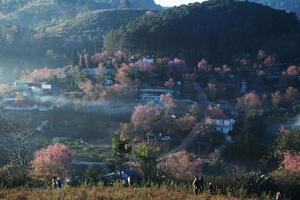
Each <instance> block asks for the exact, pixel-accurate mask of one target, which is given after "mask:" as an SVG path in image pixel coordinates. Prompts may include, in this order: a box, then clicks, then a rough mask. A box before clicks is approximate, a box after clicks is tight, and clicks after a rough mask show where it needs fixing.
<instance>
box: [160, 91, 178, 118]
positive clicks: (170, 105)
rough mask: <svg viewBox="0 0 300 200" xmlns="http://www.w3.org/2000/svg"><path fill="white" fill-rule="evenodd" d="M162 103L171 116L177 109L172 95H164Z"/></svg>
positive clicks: (161, 99) (161, 97)
mask: <svg viewBox="0 0 300 200" xmlns="http://www.w3.org/2000/svg"><path fill="white" fill-rule="evenodd" d="M160 102H161V104H162V105H163V107H164V111H165V113H166V114H170V113H171V112H172V110H173V109H174V108H175V107H176V105H175V101H174V97H173V95H172V94H162V95H161V96H160Z"/></svg>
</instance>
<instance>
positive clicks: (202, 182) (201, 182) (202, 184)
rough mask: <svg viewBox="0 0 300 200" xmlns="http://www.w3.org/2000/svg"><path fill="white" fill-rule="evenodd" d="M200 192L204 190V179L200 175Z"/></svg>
mask: <svg viewBox="0 0 300 200" xmlns="http://www.w3.org/2000/svg"><path fill="white" fill-rule="evenodd" d="M199 181H200V192H203V191H204V179H203V177H202V176H200V179H199Z"/></svg>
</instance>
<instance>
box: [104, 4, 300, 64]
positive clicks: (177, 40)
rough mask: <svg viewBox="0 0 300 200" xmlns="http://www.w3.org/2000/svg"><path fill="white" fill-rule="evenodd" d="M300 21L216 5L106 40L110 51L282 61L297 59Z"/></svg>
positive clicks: (252, 7) (163, 16)
mask: <svg viewBox="0 0 300 200" xmlns="http://www.w3.org/2000/svg"><path fill="white" fill-rule="evenodd" d="M299 26H300V24H299V22H298V19H297V18H296V16H295V15H293V14H288V13H286V12H284V11H277V10H274V9H272V8H269V7H266V6H262V5H259V4H254V3H249V2H239V1H232V0H211V1H207V2H204V3H202V4H199V3H195V4H190V5H188V6H180V7H174V8H171V9H168V10H166V11H164V12H161V13H159V14H157V15H155V16H144V17H142V18H139V19H138V20H136V21H134V22H132V23H130V24H128V25H127V26H126V27H123V28H121V29H119V30H118V31H115V32H113V33H110V34H108V35H107V36H106V40H105V47H106V48H107V49H114V48H123V49H126V50H129V51H134V52H145V53H148V54H159V55H167V56H180V57H183V58H186V59H187V60H199V59H200V58H202V57H205V58H207V59H209V60H210V61H213V62H224V61H226V62H227V63H228V61H229V60H232V59H234V58H236V56H241V55H244V54H247V53H252V52H257V50H258V49H261V48H262V49H266V50H269V49H271V50H272V52H275V53H276V54H278V57H279V58H281V59H283V60H284V59H290V61H292V60H294V59H295V58H297V56H298V55H297V53H296V52H299V47H300V40H299V38H300V36H299V33H300V32H299V30H300V28H299Z"/></svg>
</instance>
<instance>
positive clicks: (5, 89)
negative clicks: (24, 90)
mask: <svg viewBox="0 0 300 200" xmlns="http://www.w3.org/2000/svg"><path fill="white" fill-rule="evenodd" d="M9 89H10V88H9V86H8V85H5V84H0V97H1V96H3V95H4V94H5V93H7V92H8V91H9Z"/></svg>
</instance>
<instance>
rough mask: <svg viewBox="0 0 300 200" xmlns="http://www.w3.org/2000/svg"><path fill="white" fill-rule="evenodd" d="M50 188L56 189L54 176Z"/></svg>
mask: <svg viewBox="0 0 300 200" xmlns="http://www.w3.org/2000/svg"><path fill="white" fill-rule="evenodd" d="M51 186H52V188H53V189H57V178H56V176H53V177H52V179H51Z"/></svg>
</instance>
